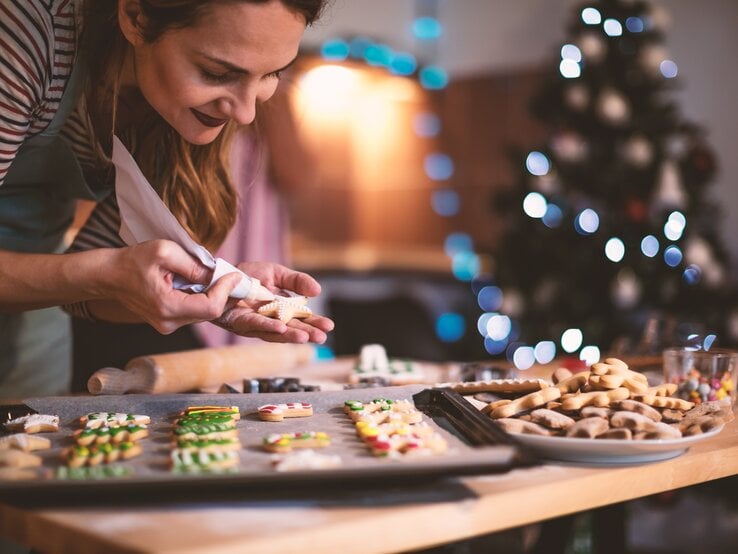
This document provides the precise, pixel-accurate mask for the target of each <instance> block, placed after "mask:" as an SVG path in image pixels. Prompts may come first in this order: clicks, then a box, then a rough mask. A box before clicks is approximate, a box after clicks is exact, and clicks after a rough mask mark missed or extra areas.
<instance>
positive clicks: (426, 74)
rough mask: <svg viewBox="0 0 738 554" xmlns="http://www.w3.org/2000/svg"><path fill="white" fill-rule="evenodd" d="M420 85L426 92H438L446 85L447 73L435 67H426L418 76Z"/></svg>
mask: <svg viewBox="0 0 738 554" xmlns="http://www.w3.org/2000/svg"><path fill="white" fill-rule="evenodd" d="M418 78H419V79H420V85H421V86H422V87H423V88H425V89H428V90H440V89H442V88H445V87H446V86H447V85H448V73H447V72H446V70H445V69H443V68H442V67H439V66H437V65H428V66H425V67H424V68H422V69H421V70H420V72H419V74H418Z"/></svg>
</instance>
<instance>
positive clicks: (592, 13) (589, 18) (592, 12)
mask: <svg viewBox="0 0 738 554" xmlns="http://www.w3.org/2000/svg"><path fill="white" fill-rule="evenodd" d="M582 21H584V23H586V24H587V25H599V24H600V23H601V22H602V14H601V13H600V12H599V10H598V9H596V8H584V9H583V10H582Z"/></svg>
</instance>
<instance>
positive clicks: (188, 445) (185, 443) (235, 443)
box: [173, 438, 241, 452]
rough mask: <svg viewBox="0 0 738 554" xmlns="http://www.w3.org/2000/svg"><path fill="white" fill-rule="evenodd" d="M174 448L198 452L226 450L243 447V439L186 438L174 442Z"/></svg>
mask: <svg viewBox="0 0 738 554" xmlns="http://www.w3.org/2000/svg"><path fill="white" fill-rule="evenodd" d="M173 447H174V448H179V449H180V450H189V451H190V452H196V451H199V450H204V451H206V452H226V451H233V450H240V449H241V441H239V440H238V439H237V438H227V439H206V440H184V439H180V440H177V441H175V442H174V444H173Z"/></svg>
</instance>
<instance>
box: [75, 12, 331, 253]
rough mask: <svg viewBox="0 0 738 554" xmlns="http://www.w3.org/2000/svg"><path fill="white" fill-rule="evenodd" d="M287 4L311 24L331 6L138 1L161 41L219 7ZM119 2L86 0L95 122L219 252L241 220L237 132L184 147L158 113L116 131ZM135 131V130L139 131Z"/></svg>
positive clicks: (84, 43) (89, 95) (122, 49)
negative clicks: (231, 164) (233, 173)
mask: <svg viewBox="0 0 738 554" xmlns="http://www.w3.org/2000/svg"><path fill="white" fill-rule="evenodd" d="M270 1H279V2H282V3H283V4H284V5H285V6H287V7H288V8H289V9H291V10H293V11H295V12H297V13H299V14H301V15H303V16H304V17H305V21H306V23H307V24H308V25H309V24H311V23H312V22H313V21H315V20H316V19H317V18H318V17H319V16H320V13H321V11H322V9H323V5H324V3H325V0H139V2H140V5H141V11H142V14H143V16H144V17H143V18H142V21H143V22H144V24H143V25H144V26H143V28H142V29H141V32H142V35H143V37H144V39H145V40H146V41H148V42H155V41H156V40H158V39H159V38H160V37H161V36H162V34H164V33H166V32H167V31H170V30H174V29H181V28H185V27H188V26H190V25H193V24H195V23H196V22H197V20H198V18H199V17H201V16H202V15H203V13H204V12H205V10H207V9H209V7H210V6H212V5H213V4H215V3H218V2H220V3H234V2H250V3H253V4H266V3H268V2H270ZM117 4H118V1H117V0H85V3H84V16H83V18H84V29H83V33H82V38H81V47H82V48H83V49H84V51H85V52H86V53H87V56H86V58H87V60H88V61H87V64H88V68H87V70H88V81H87V83H88V84H87V87H86V91H85V99H86V102H87V107H88V112H89V115H90V120H91V122H92V124H93V128H94V129H95V133H96V134H97V135H98V138H99V139H101V140H102V141H103V143H104V144H106V145H108V146H109V145H110V144H111V143H112V135H113V134H116V135H117V136H119V137H120V138H121V140H122V141H123V142H124V143H125V144H126V146H127V147H128V148H129V149H130V150H131V153H132V154H133V156H134V158H135V159H136V161H137V162H138V164H139V166H140V168H141V170H142V171H143V173H144V175H146V177H147V178H148V179H149V181H150V182H151V183H152V185H153V186H154V188H155V189H156V190H157V192H158V193H159V196H160V197H161V198H162V200H163V201H164V203H165V204H166V205H167V206H168V207H169V209H170V210H171V212H172V213H173V214H174V215H175V217H176V218H177V220H178V221H179V222H180V223H181V224H182V226H183V227H185V228H186V229H187V230H188V231H189V232H190V234H191V235H192V236H193V237H194V238H195V239H196V240H197V241H199V242H200V243H201V244H203V245H205V246H206V247H208V248H210V249H217V248H218V247H219V246H220V245H221V243H222V242H223V240H225V237H226V235H227V234H228V231H229V230H230V229H231V227H232V226H233V224H234V222H235V219H236V212H237V202H238V195H237V193H236V191H235V190H234V188H233V186H232V184H231V181H230V176H229V171H228V156H229V153H230V144H231V138H232V137H233V132H234V130H235V128H236V125H235V124H234V123H228V124H226V126H225V128H224V129H223V131H222V132H221V133H220V134H219V135H218V137H217V138H216V139H215V140H214V141H213V142H212V143H209V144H205V145H195V144H190V143H188V142H187V141H185V140H184V139H183V138H182V137H181V136H180V135H179V133H177V132H176V131H175V130H174V129H173V128H172V127H171V126H170V125H169V124H168V123H167V122H166V121H165V120H164V119H163V118H162V117H161V116H159V114H158V113H156V111H155V110H154V109H153V108H151V109H150V113H149V114H147V115H146V116H145V117H144V118H143V121H137V122H136V125H135V126H130V127H131V128H121V127H116V113H117V106H118V101H119V99H120V96H119V89H120V81H119V79H120V72H121V68H122V66H123V61H124V57H125V54H126V51H127V48H128V42H127V40H126V39H125V37H124V36H123V34H122V32H121V30H120V27H119V25H118V9H117ZM133 127H135V128H133Z"/></svg>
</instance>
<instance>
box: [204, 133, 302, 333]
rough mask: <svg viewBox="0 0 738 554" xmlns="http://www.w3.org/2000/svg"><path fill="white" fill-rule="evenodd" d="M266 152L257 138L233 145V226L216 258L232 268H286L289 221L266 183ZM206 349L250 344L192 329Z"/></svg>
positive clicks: (208, 327)
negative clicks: (249, 263) (271, 265)
mask: <svg viewBox="0 0 738 554" xmlns="http://www.w3.org/2000/svg"><path fill="white" fill-rule="evenodd" d="M267 156H268V155H267V152H266V151H265V150H264V149H263V148H259V145H258V143H257V138H256V137H255V136H254V135H253V134H250V133H240V134H239V135H238V136H237V137H236V138H235V139H234V141H233V151H232V153H231V160H232V165H231V172H232V173H231V175H232V176H233V182H234V184H235V186H236V187H237V190H238V192H239V208H238V214H237V217H236V224H235V225H234V226H233V229H231V232H230V233H229V235H228V237H227V238H226V240H225V242H224V243H223V246H222V247H221V248H220V250H218V253H217V255H218V256H219V257H221V258H223V259H225V260H228V261H229V262H231V263H233V264H237V263H240V262H245V261H265V262H276V263H280V264H285V265H288V263H289V260H288V259H287V257H288V256H287V252H288V248H287V240H288V233H289V218H288V215H287V210H286V208H285V206H284V205H283V203H282V200H281V198H280V195H279V192H278V190H277V189H276V187H275V186H274V184H273V183H271V182H270V178H269V172H268V167H269V164H268V157H267ZM195 332H196V333H197V335H198V336H199V337H200V338H201V339H202V340H203V342H205V344H206V345H207V346H226V345H232V344H241V343H244V342H251V341H253V340H255V339H248V338H244V337H239V336H237V335H234V334H233V333H229V332H228V331H226V330H224V329H221V328H220V327H217V326H215V325H213V324H211V323H200V324H197V325H195Z"/></svg>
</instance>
